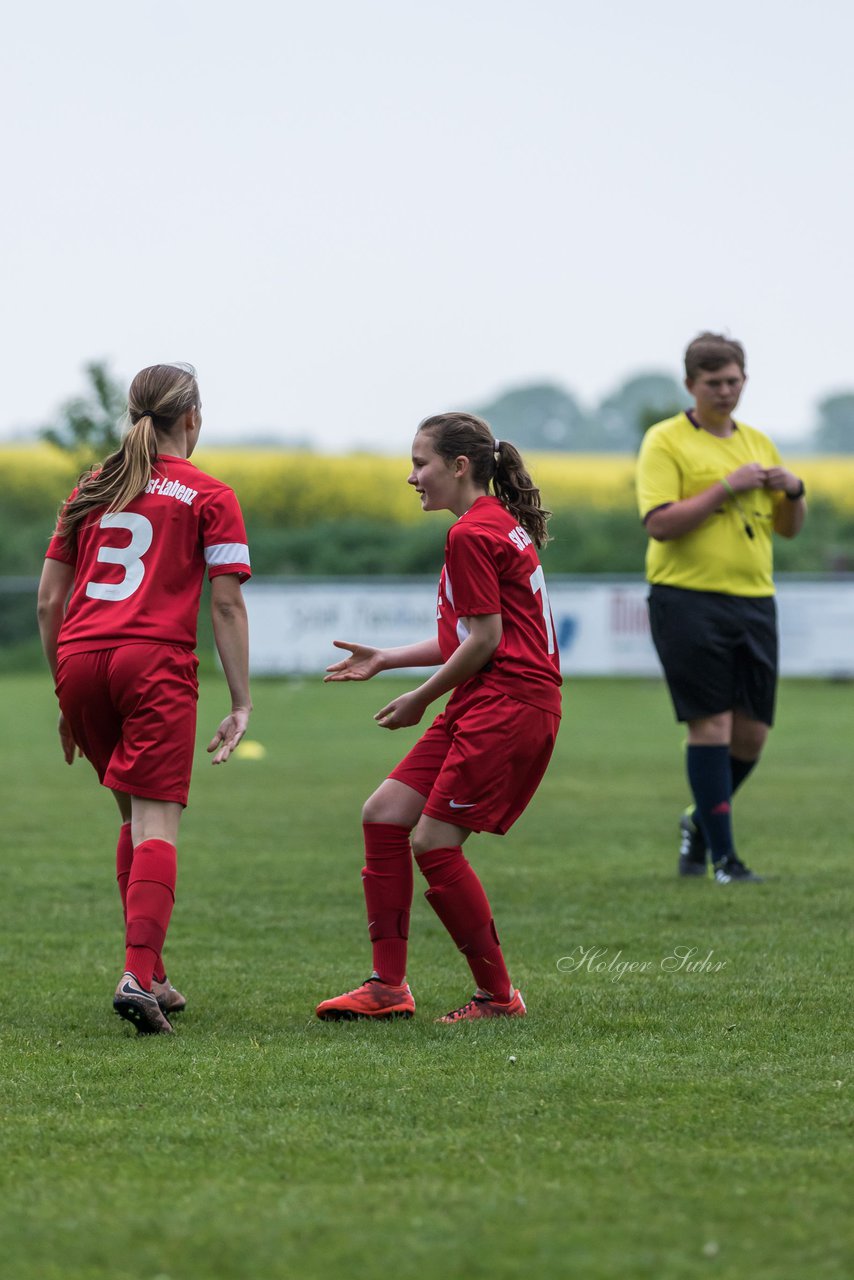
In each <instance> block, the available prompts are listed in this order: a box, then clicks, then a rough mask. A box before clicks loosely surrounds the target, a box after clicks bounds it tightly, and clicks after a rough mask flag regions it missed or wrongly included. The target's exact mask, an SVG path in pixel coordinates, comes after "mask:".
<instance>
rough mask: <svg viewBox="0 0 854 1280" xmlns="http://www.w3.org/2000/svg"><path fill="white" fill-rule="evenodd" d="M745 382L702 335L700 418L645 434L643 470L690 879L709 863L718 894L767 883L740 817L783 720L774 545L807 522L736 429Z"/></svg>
mask: <svg viewBox="0 0 854 1280" xmlns="http://www.w3.org/2000/svg"><path fill="white" fill-rule="evenodd" d="M745 381H746V374H745V358H744V348H743V347H742V346H741V344H740V343H738V342H734V341H732V340H731V339H729V338H725V337H723V336H722V335H721V334H717V333H701V334H700V335H699V337H697V338H695V339H694V341H693V342H692V343H691V344H690V345H689V347H688V349H687V351H686V352H685V386H686V387H687V389H688V392H689V393H690V395H691V397H692V399H693V401H694V406H693V408H692V409H687V410H686V411H685V412H684V413H679V414H677V415H676V417H675V418H668V419H667V421H665V422H659V423H658V424H657V425H656V426H654V427H651V428H650V429H649V431H647V433H646V435H645V437H644V440H643V444H642V445H641V450H640V455H639V458H638V469H637V492H638V506H639V509H640V514H641V519H642V520H643V522H644V525H645V527H646V531H647V533H648V534H649V539H650V541H649V547H648V550H647V558H646V568H647V578H648V580H649V582H650V584H651V585H650V592H649V618H650V629H651V631H652V638H653V642H654V644H655V647H656V650H657V652H658V656H659V659H660V660H661V665H662V667H663V668H664V676H665V679H666V681H667V686H668V689H669V690H670V696H671V699H672V701H673V706H674V710H675V712H676V717H677V719H678V720H681V721H684V722H686V723H687V726H688V746H687V770H688V781H689V784H690V787H691V792H692V794H693V797H694V805H693V806H692V807H691V808H689V809H688V810H686V812H685V814H684V815H683V817H682V819H681V822H680V834H681V845H680V854H679V874H680V875H683V876H705V875H706V873H707V860H708V858H709V857H710V858H711V862H712V866H713V871H714V877H715V880H717V881H718V883H719V884H731V883H736V882H748V881H759V880H761V877H760V876H758V875H755V874H754V873H753V872H752V871H750V870H748V868H747V867H746V866H745V865H744V863H743V862H742V861H741V860H740V858H739V857H738V854H737V853H736V849H735V844H734V842H733V831H732V814H731V804H732V797H733V795H734V793H735V792H736V791H737V790H738V788H739V787H740V786H741V784H742V783H743V782H744V780H745V778H746V777H747V776H748V774H749V773H750V772H751V770H752V769H753V767H754V765H755V764H756V762H757V760H758V759H759V756H760V754H761V752H762V748H763V746H764V745H765V740H766V738H767V736H768V730H769V728H770V727H771V725H772V724H773V721H774V701H775V695H776V690H777V614H776V606H775V603H774V581H773V578H772V558H773V553H772V535H773V534H774V533H779V534H781V535H782V536H783V537H784V538H793V537H795V535H796V534H797V533H799V532H800V530H801V527H802V525H803V522H804V516H805V514H806V503H805V502H804V483H803V480H801V479H799V478H798V476H796V475H793V474H792V472H791V471H789V470H787V469H786V468H785V467H784V466H783V465H782V462H781V460H780V455H779V453H778V452H777V449H776V448H775V446H774V445H773V444H772V443H771V441H770V440H769V439H768V437H767V436H765V435H763V434H762V432H761V431H757V430H755V429H754V428H753V427H748V426H746V425H745V423H743V422H740V421H736V419H735V418H734V417H733V414H734V412H735V409H736V406H737V405H738V401H739V397H740V396H741V392H742V390H743V389H744V384H745Z"/></svg>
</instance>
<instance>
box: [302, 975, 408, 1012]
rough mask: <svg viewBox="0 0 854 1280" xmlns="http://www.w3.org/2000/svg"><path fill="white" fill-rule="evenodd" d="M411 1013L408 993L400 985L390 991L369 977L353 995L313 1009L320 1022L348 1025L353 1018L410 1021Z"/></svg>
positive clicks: (381, 983) (404, 985)
mask: <svg viewBox="0 0 854 1280" xmlns="http://www.w3.org/2000/svg"><path fill="white" fill-rule="evenodd" d="M414 1012H415V1001H414V1000H413V999H412V992H411V991H410V990H409V987H408V985H407V984H406V983H405V982H404V983H403V985H402V986H400V987H391V986H389V984H388V983H387V982H380V980H379V978H377V977H370V978H368V979H367V980H366V981H365V982H363V983H362V985H361V986H360V987H356V989H355V990H354V991H345V992H344V994H343V995H341V996H334V997H333V998H332V999H331V1000H323V1001H321V1003H320V1004H319V1005H318V1006H317V1009H316V1013H317V1016H318V1018H322V1019H323V1021H324V1022H349V1021H351V1020H352V1019H353V1018H411V1017H412V1015H413V1013H414Z"/></svg>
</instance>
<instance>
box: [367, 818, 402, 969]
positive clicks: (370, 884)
mask: <svg viewBox="0 0 854 1280" xmlns="http://www.w3.org/2000/svg"><path fill="white" fill-rule="evenodd" d="M362 832H363V834H364V837H365V866H364V867H363V868H362V885H363V888H364V890H365V905H366V906H367V908H368V932H369V933H370V936H371V945H372V948H373V963H374V972H375V973H376V974H377V976H378V977H379V978H380V980H381V981H382V982H387V983H388V984H389V985H390V986H393V987H399V986H400V985H401V984H402V982H403V981H404V979H405V977H406V942H407V938H408V937H409V912H410V908H411V907H412V850H411V848H410V846H409V829H408V828H407V827H398V826H395V825H394V824H393V823H390V822H365V823H363V824H362Z"/></svg>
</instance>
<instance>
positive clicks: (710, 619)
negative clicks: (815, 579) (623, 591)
mask: <svg viewBox="0 0 854 1280" xmlns="http://www.w3.org/2000/svg"><path fill="white" fill-rule="evenodd" d="M649 625H650V630H651V632H652V640H653V643H654V645H655V648H656V652H657V653H658V656H659V659H660V660H661V665H662V667H663V668H664V678H665V680H666V681H667V687H668V689H669V690H670V697H671V699H672V701H673V708H674V710H675V712H676V719H677V720H702V719H704V718H705V717H706V716H714V715H719V714H720V713H721V712H722V711H735V710H739V711H743V712H744V713H745V715H748V716H749V717H750V718H751V719H752V720H761V721H762V723H763V724H767V725H771V724H773V723H774V702H775V698H776V693H777V666H778V658H777V651H778V644H777V607H776V604H775V601H774V597H773V596H727V595H723V594H721V593H720V592H717V591H686V590H684V589H683V588H682V587H664V586H660V585H658V584H653V585H652V586H651V587H650V589H649Z"/></svg>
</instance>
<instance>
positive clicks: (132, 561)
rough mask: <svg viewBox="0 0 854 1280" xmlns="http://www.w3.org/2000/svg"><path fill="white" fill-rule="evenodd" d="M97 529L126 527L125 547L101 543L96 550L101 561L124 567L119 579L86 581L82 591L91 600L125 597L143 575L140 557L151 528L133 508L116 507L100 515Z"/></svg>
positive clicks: (148, 522) (129, 594)
mask: <svg viewBox="0 0 854 1280" xmlns="http://www.w3.org/2000/svg"><path fill="white" fill-rule="evenodd" d="M99 528H101V529H129V530H130V535H131V539H130V542H129V543H128V545H127V546H126V547H111V546H105V547H101V548H99V550H98V560H99V561H100V562H101V564H120V565H121V566H122V568H123V569H124V571H125V576H124V577H123V578H122V580H121V582H87V583H86V594H87V596H91V597H92V598H93V599H94V600H127V598H128V596H132V595H133V593H134V591H136V589H137V587H138V586H139V584H140V583H141V582H142V579H143V578H144V577H145V565H144V564H143V563H142V557H143V556H144V555H145V553H146V551H147V550H148V548H149V547H150V546H151V539H152V538H153V537H154V530H153V528H152V527H151V521H150V520H146V518H145V516H140V515H137V514H136V512H134V511H116V512H115V513H114V514H113V515H107V516H102V517H101V520H100V524H99Z"/></svg>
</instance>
